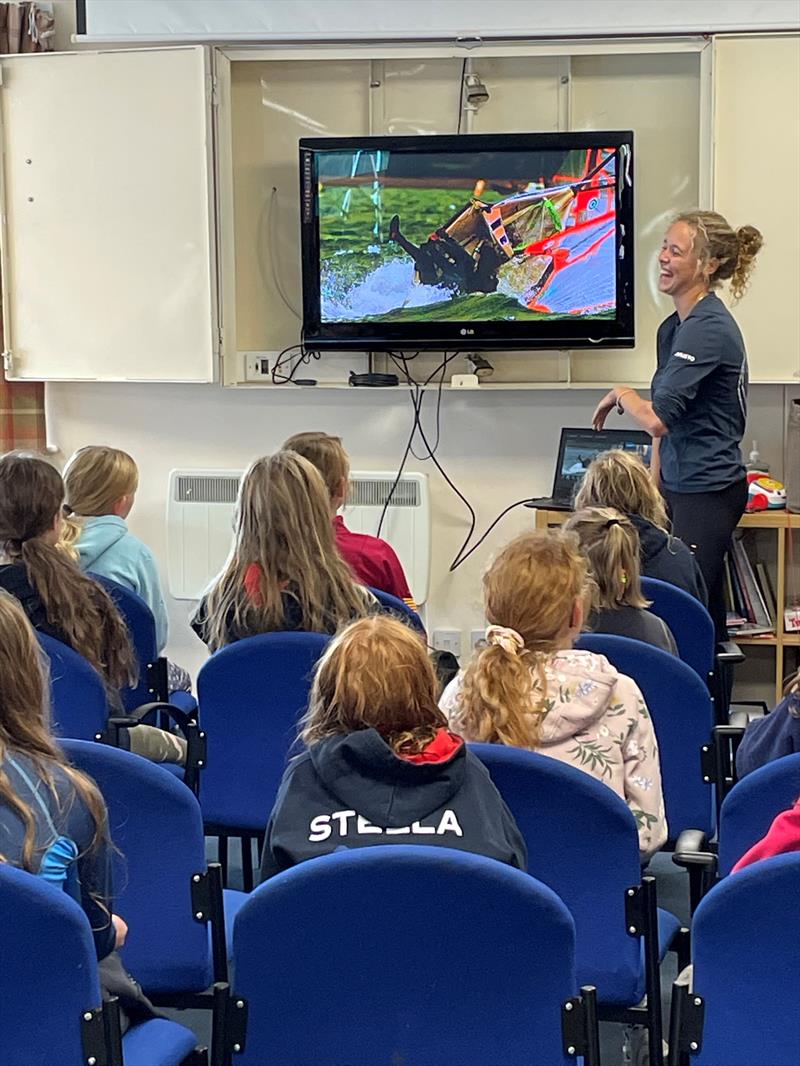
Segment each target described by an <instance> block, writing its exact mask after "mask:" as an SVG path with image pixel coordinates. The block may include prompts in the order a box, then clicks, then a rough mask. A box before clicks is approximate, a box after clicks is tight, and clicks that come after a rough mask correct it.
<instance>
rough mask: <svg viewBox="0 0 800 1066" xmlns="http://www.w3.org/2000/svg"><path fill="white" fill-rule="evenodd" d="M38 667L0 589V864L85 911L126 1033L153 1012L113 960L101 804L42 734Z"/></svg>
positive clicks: (121, 931)
mask: <svg viewBox="0 0 800 1066" xmlns="http://www.w3.org/2000/svg"><path fill="white" fill-rule="evenodd" d="M44 662H45V660H44V657H43V655H42V652H41V651H40V649H39V645H38V643H37V640H36V635H35V633H34V630H33V628H32V627H31V624H30V622H29V621H28V619H27V617H26V615H25V612H24V611H23V609H22V607H21V606H20V604H19V603H18V601H17V600H15V599H14V598H13V596H10V595H9V594H8V593H7V592H4V591H2V590H0V862H5V863H10V864H11V865H12V866H17V867H19V868H20V869H22V870H27V871H28V872H29V873H31V874H35V875H38V876H39V877H42V878H44V879H45V880H46V881H48V882H49V883H50V884H52V885H54V886H55V887H57V888H60V889H62V890H63V891H65V892H67V893H68V894H69V895H70V896H72V897H73V898H74V899H75V902H76V903H78V904H80V906H81V907H82V908H83V911H84V913H85V915H86V917H87V919H88V920H89V924H90V926H91V929H92V936H93V938H94V946H95V951H96V953H97V958H98V961H99V963H100V965H99V967H98V976H99V980H100V987H101V988H102V989H103V992H104V995H105V996H109V995H114V996H116V997H117V998H118V1000H119V1004H120V1008H121V1013H122V1019H121V1021H122V1027H123V1031H124V1030H125V1029H127V1028H128V1026H129V1025H130V1024H132V1023H133V1022H135V1021H145V1020H147V1019H149V1018H153V1017H156V1016H157V1012H156V1011H155V1010H154V1008H153V1005H152V1004H151V1003H150V1001H149V1000H148V999H147V998H146V997H145V996H144V995H143V993H142V990H141V988H140V987H139V985H138V984H136V982H135V981H133V980H132V978H131V977H130V976H129V975H128V973H127V971H126V970H125V968H124V967H123V965H122V961H121V959H120V958H119V956H118V955H116V954H115V949H117V948H121V947H122V946H123V944H124V943H125V938H126V937H127V934H128V926H127V923H126V922H125V921H124V920H123V919H122V918H121V917H120V916H119V915H118V914H115V913H114V909H113V899H114V893H113V886H112V877H111V848H112V845H111V842H110V840H109V834H108V814H107V811H106V805H105V802H104V800H103V797H102V796H101V795H100V792H99V791H98V789H97V786H96V785H95V783H94V781H92V779H91V778H90V777H87V776H86V775H85V774H83V773H81V772H80V771H79V770H76V769H75V768H74V767H72V766H70V764H69V762H68V761H67V759H66V758H65V757H64V753H63V752H62V751H61V749H60V748H59V746H58V744H57V743H56V740H55V738H54V737H53V735H52V733H51V731H50V703H49V684H48V678H47V672H46V669H45V666H44Z"/></svg>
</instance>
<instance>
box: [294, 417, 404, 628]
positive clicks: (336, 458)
mask: <svg viewBox="0 0 800 1066" xmlns="http://www.w3.org/2000/svg"><path fill="white" fill-rule="evenodd" d="M282 447H283V449H284V450H288V451H292V452H297V454H298V455H302V456H303V458H304V459H308V461H309V462H310V463H313V464H314V466H315V467H316V468H317V470H319V472H320V474H322V480H323V481H324V482H325V488H326V489H327V490H328V495H329V496H330V501H331V503H330V506H331V514H332V515H333V531H334V536H335V539H336V546H337V548H338V549H339V552H340V554H341V556H342V558H343V559H344V560H345V562H346V563H347V564H348V566H349V567H350V568H351V569H352V571H353V573H354V574H355V575H356V577H357V578H358V580H359V581H363V582H364V584H365V585H367V586H368V587H370V588H374V589H380V590H381V591H382V592H388V593H389V594H390V595H392V596H396V597H397V598H398V599H399V600H403V602H404V603H406V604H407V605H408V606H409V607H410V608H411V609H412V610H413V611H416V610H417V605H416V603H415V602H414V597H413V596H412V595H411V590H410V589H409V587H408V580H407V578H406V575H405V573H404V572H403V565H402V563H401V562H400V560H399V559H398V558H397V553H396V552H395V550H394V548H393V547H392V546H391V544H389V543H388V542H387V541H385V540H382V539H381V538H380V537H372V536H370V535H369V534H367V533H353V532H352V531H351V530H349V529H348V528H347V526H346V525H345V524H344V518H343V517H342V515H340V514H339V513H338V512H339V509H340V508H341V507H343V506H344V505H345V503H346V501H347V487H348V482H349V479H350V458H349V456H348V454H347V452H346V451H345V449H344V444H342V438H341V437H334V436H331V434H330V433H321V432H307V433H295V434H294V436H292V437H289V439H288V440H286V441H284V442H283V446H282Z"/></svg>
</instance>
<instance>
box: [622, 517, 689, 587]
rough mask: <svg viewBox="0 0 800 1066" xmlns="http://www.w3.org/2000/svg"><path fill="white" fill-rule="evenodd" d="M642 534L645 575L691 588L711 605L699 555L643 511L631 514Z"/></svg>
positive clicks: (640, 550) (640, 536) (642, 557)
mask: <svg viewBox="0 0 800 1066" xmlns="http://www.w3.org/2000/svg"><path fill="white" fill-rule="evenodd" d="M628 517H629V518H630V520H631V522H633V524H634V525H635V526H636V531H637V533H638V534H639V555H640V559H641V569H642V577H655V578H658V580H659V581H666V582H668V583H669V584H670V585H677V586H678V588H679V589H683V590H684V592H688V593H689V595H690V596H694V598H695V599H696V600H700V602H701V603H702V604H703V605H704V606H707V605H708V592H707V591H706V583H705V581H704V580H703V575H702V573H701V572H700V567H699V566H698V565H697V559H696V558H695V557H694V555H693V554H692V553H691V551H689V549H688V548H687V547H686V545H685V544H684V543H683V541H682V540H680V538H678V537H670V536H668V535H667V534H666V533H665V532H664V530H663V529H659V528H658V526H654V525H653V523H652V522H648V520H647V519H646V518H642V516H641V515H637V514H632V515H628Z"/></svg>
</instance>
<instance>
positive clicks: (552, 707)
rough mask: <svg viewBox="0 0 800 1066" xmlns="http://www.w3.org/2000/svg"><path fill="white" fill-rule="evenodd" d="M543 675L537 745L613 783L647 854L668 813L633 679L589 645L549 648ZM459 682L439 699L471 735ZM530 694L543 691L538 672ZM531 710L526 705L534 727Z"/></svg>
mask: <svg viewBox="0 0 800 1066" xmlns="http://www.w3.org/2000/svg"><path fill="white" fill-rule="evenodd" d="M545 675H546V677H547V693H546V698H545V701H544V706H545V715H544V718H543V719H542V720H541V726H540V735H539V743H538V746H537V748H536V750H537V751H538V752H540V754H542V755H550V756H552V757H553V758H554V759H560V760H561V762H566V763H570V764H571V765H572V766H577V767H578V768H579V769H580V770H585V771H586V773H589V774H592V775H593V776H594V777H596V778H598V780H600V781H603V782H604V783H605V784H607V785H608V786H609V787H610V788H613V789H614V791H615V792H616V793H617V795H618V796H621V797H622V799H624V800H625V802H626V803H627V804H628V806H629V807H630V809H631V811H632V813H633V815H634V817H635V818H636V825H637V827H638V829H639V850H640V852H641V853H642V856H643V857H644V858H646V857H649V856H651V855H652V854H653V853H654V852H656V851H658V849H659V848H660V847H661V846H662V845H663V844H664V843H665V841H666V839H667V819H666V815H665V813H664V796H663V794H662V791H661V768H660V765H659V761H658V741H657V740H656V734H655V731H654V729H653V723H652V721H651V719H650V715H649V713H648V710H647V706H646V705H645V702H644V698H643V697H642V694H641V692H640V691H639V688H638V686H637V685H636V683H635V682H634V681H633V680H632V679H631V678H630V677H626V676H625V675H624V674H620V673H619V672H618V671H617V670H616V669H615V668H614V667H613V666H612V665H611V663H610V662H609V661H608V659H606V657H605V656H604V655H595V654H594V653H593V652H589V651H578V650H570V651H559V652H554V653H553V654H551V655H548V656H547V657H546V658H545ZM461 681H462V675H461V674H459V675H458V676H457V677H455V678H454V679H453V680H452V681H451V682H450V684H449V685H448V686H447V688H446V689H445V690H444V693H443V694H442V698H441V700H440V706H441V708H442V710H443V711H444V713H445V714H446V715H447V717H448V718H449V720H450V725H451V727H452V728H453V729H454V730H455V731H456V732H457V733H460V734H461V735H462V736H463V737H464V738H465V739H466V740H475V739H477V738H475V737H471V736H470V735H469V731H468V730H466V729H465V728H464V727H463V726H462V725H461V724H460V722H459V702H460V701H459V697H460V692H461ZM534 693H535V694H536V695H539V694H540V693H541V685H540V682H539V680H538V677H536V675H534ZM537 717H538V716H537V714H536V712H535V711H534V709H533V707H532V708H531V713H530V722H531V729H532V731H533V727H534V725H535V723H536V721H537ZM531 746H532V747H533V745H531Z"/></svg>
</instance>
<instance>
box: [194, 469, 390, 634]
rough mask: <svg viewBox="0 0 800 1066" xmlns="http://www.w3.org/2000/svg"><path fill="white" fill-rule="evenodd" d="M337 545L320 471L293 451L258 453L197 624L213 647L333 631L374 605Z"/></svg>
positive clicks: (197, 627) (245, 477)
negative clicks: (270, 635) (277, 635)
mask: <svg viewBox="0 0 800 1066" xmlns="http://www.w3.org/2000/svg"><path fill="white" fill-rule="evenodd" d="M374 606H375V599H374V597H373V596H372V595H371V594H370V593H368V592H367V590H366V589H364V588H363V587H362V586H360V585H358V584H357V583H356V581H355V579H354V577H353V574H352V572H351V571H350V568H349V567H348V565H347V563H345V561H344V559H342V557H341V556H340V555H339V553H338V551H337V550H336V545H335V542H334V535H333V526H332V525H331V518H330V504H329V499H328V493H327V490H326V488H325V483H324V482H323V480H322V476H321V474H320V473H319V471H318V470H317V469H316V467H314V466H313V465H312V464H311V463H310V462H309V461H308V460H307V459H304V458H303V457H302V456H300V455H298V454H296V453H295V452H291V451H281V452H276V453H275V455H268V456H264V457H263V458H261V459H256V460H255V461H254V462H253V463H252V464H251V465H250V468H249V469H248V470H247V472H246V474H245V475H244V478H243V479H242V484H241V487H240V489H239V499H238V502H237V505H236V519H235V533H234V543H233V547H232V549H231V554H230V557H229V559H228V562H227V563H226V565H225V568H224V569H223V571H222V573H221V574H220V576H219V577H218V578H217V579H216V581H215V582H214V583H213V585H212V587H211V589H210V591H209V592H208V593H207V594H206V596H205V597H204V598H203V601H202V602H201V604H200V606H199V608H198V610H197V612H196V614H195V616H194V618H193V620H192V628H193V629H194V630H195V632H196V633H197V634H198V636H200V638H201V639H202V640H203V641H205V643H206V644H208V646H209V647H210V648H211V650H212V651H215V650H216V649H217V648H221V647H223V646H224V645H225V644H230V643H232V642H233V641H236V640H241V639H242V638H243V637H250V636H254V635H256V634H257V633H274V632H280V631H283V630H304V631H307V632H314V633H335V632H336V630H337V629H338V628H339V626H341V625H343V624H344V623H346V622H349V621H351V620H352V619H354V618H359V617H362V616H363V615H366V614H368V613H369V611H370V610H371V609H372V608H374Z"/></svg>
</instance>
